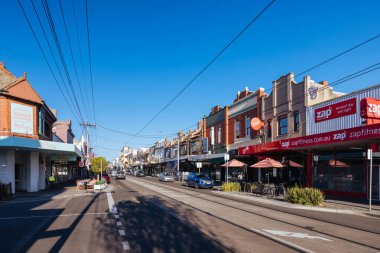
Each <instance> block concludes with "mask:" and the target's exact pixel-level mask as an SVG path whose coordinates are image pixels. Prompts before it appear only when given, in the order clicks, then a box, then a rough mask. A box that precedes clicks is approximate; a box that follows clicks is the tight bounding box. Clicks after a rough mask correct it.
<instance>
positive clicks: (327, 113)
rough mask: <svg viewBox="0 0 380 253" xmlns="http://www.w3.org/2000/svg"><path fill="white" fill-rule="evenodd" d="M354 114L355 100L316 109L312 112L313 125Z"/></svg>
mask: <svg viewBox="0 0 380 253" xmlns="http://www.w3.org/2000/svg"><path fill="white" fill-rule="evenodd" d="M355 113H356V98H351V99H348V100H345V101H342V102H339V103H335V104H332V105H328V106H324V107H321V108H318V109H316V110H315V112H314V119H315V123H318V122H322V121H325V120H330V119H335V118H339V117H343V116H347V115H351V114H355Z"/></svg>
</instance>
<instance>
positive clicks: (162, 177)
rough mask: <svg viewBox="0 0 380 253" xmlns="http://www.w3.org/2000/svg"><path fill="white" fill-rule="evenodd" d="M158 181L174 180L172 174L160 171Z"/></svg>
mask: <svg viewBox="0 0 380 253" xmlns="http://www.w3.org/2000/svg"><path fill="white" fill-rule="evenodd" d="M158 181H163V182H174V178H173V175H172V174H171V173H168V172H161V173H160V175H158Z"/></svg>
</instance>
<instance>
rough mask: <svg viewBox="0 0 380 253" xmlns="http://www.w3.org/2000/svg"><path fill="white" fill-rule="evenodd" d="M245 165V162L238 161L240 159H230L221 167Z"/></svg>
mask: <svg viewBox="0 0 380 253" xmlns="http://www.w3.org/2000/svg"><path fill="white" fill-rule="evenodd" d="M245 165H247V164H245V163H242V162H240V161H238V160H236V159H232V160H231V161H229V162H228V163H225V164H223V165H222V167H227V166H228V167H243V166H245Z"/></svg>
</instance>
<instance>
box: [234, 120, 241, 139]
mask: <svg viewBox="0 0 380 253" xmlns="http://www.w3.org/2000/svg"><path fill="white" fill-rule="evenodd" d="M238 138H240V123H239V120H238V119H237V120H236V121H235V139H238Z"/></svg>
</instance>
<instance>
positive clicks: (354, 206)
mask: <svg viewBox="0 0 380 253" xmlns="http://www.w3.org/2000/svg"><path fill="white" fill-rule="evenodd" d="M175 183H177V184H178V185H182V182H179V181H176V182H175ZM211 193H212V194H215V195H218V196H221V197H225V198H230V199H239V200H243V201H248V202H252V203H261V204H266V205H273V206H279V207H284V208H290V209H303V210H313V211H319V212H331V213H342V214H355V215H366V216H372V217H377V218H380V202H379V201H377V202H375V201H373V202H372V211H371V212H369V205H368V202H366V200H358V199H353V198H337V197H334V198H333V197H326V199H325V201H324V203H323V206H322V207H316V206H303V205H297V204H291V203H289V202H287V201H285V200H283V199H268V198H267V197H265V196H264V197H262V196H261V197H260V196H255V195H253V194H250V193H243V192H223V191H221V190H220V189H218V190H214V191H211Z"/></svg>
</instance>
